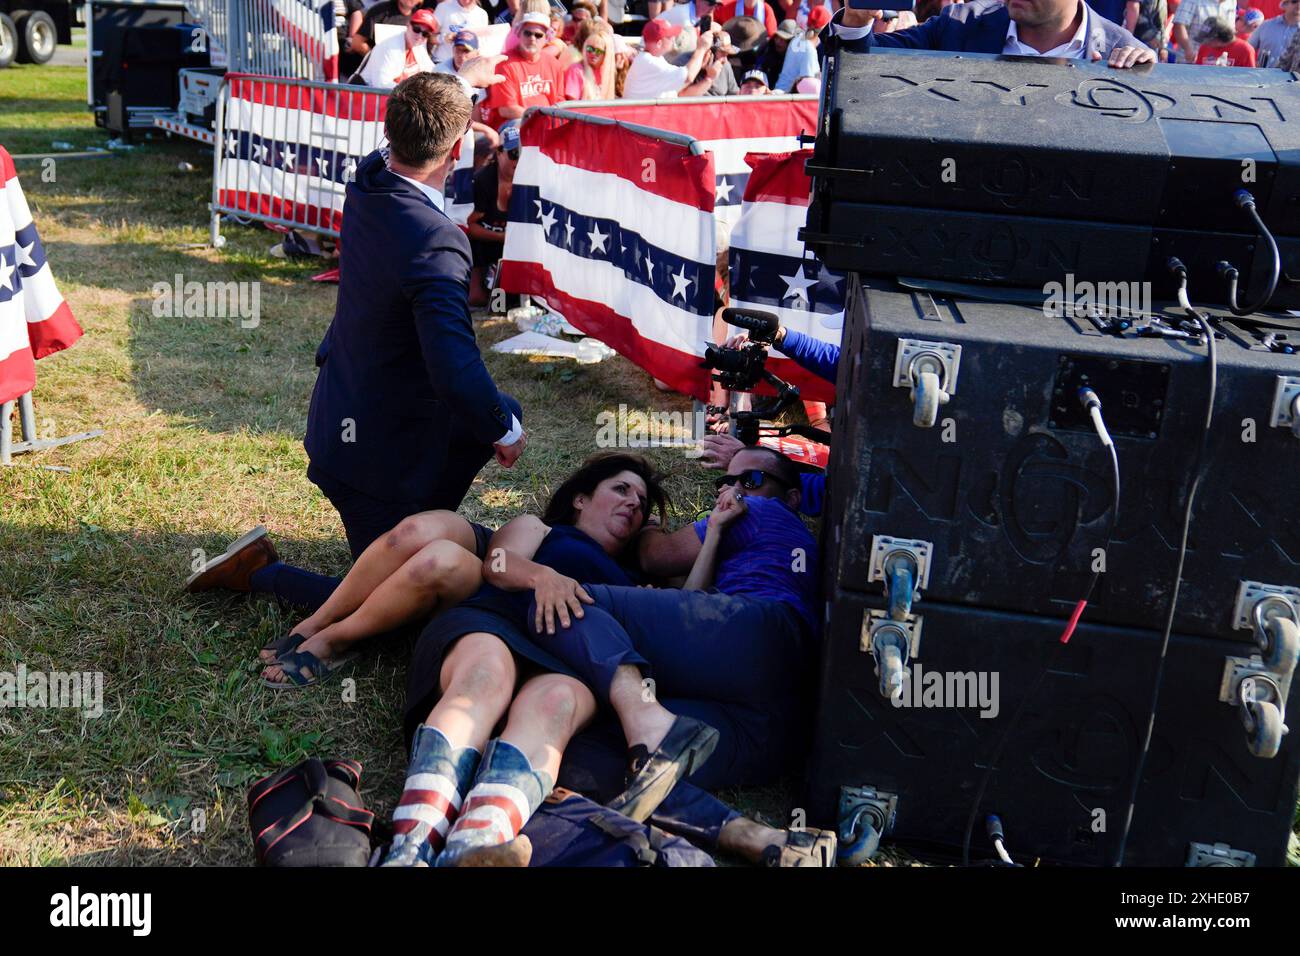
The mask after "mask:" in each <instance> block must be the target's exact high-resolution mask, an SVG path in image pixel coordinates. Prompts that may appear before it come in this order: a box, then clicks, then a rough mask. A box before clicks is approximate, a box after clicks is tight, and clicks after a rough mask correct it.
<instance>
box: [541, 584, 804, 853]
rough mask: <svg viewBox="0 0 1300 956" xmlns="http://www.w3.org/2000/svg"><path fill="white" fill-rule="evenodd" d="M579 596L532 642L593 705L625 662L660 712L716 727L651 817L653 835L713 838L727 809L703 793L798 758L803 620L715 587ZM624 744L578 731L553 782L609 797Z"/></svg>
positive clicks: (597, 588)
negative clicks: (589, 694) (564, 618)
mask: <svg viewBox="0 0 1300 956" xmlns="http://www.w3.org/2000/svg"><path fill="white" fill-rule="evenodd" d="M587 591H588V592H589V593H590V594H591V596H592V598H594V599H595V602H596V603H595V604H593V605H590V606H588V607H586V608H584V617H583V618H582V619H581V620H574V621H573V624H572V626H571V627H569V628H560V629H558V632H557V633H556V634H555V635H554V636H543V637H540V638H539V640H543V641H546V644H547V647H548V648H549V649H550V650H552V651H553V652H554V653H555V654H556V655H557V656H559V657H560V658H561V659H562V660H564V661H565V663H567V664H568V665H569V666H570V667H572V668H574V670H575V671H576V672H577V673H578V675H579V676H580V677H581V678H582V680H583V681H584V683H586V684H587V685H588V686H589V687H591V688H592V689H593V691H595V693H596V696H597V697H598V698H599V699H600V700H601V701H602V702H604V703H606V704H607V703H608V700H609V685H610V682H611V681H612V680H613V676H614V671H615V669H616V668H618V667H619V666H621V665H624V664H631V665H634V666H636V667H638V668H639V669H640V670H641V672H642V674H643V675H644V676H646V677H650V678H651V679H653V680H654V682H655V685H654V692H655V696H656V697H657V698H658V700H659V701H660V703H662V704H663V706H664V707H666V708H667V709H668V710H670V711H672V712H673V713H675V714H681V715H685V716H689V717H694V718H696V719H697V720H701V721H703V722H704V723H706V724H709V725H710V726H712V727H714V728H715V729H716V730H717V731H718V745H717V748H716V749H715V750H714V752H713V755H712V756H711V757H710V758H709V759H708V761H706V762H705V764H704V766H702V767H701V768H700V769H699V770H697V771H696V772H695V773H694V774H692V776H691V777H690V779H689V780H688V781H687V782H685V783H683V784H679V785H678V786H677V787H676V788H675V789H674V791H673V792H672V794H670V795H669V797H668V799H667V800H665V801H664V803H663V804H662V805H661V806H660V808H659V810H658V811H657V812H656V815H655V819H654V822H655V823H656V825H657V826H660V827H661V828H662V829H664V830H668V831H669V832H673V833H677V834H679V835H681V836H685V837H687V838H688V839H691V840H692V841H694V842H703V843H706V844H716V842H717V834H718V831H719V830H721V827H722V825H723V824H725V823H726V822H727V821H728V820H730V819H732V818H734V817H735V816H737V814H736V813H735V812H734V811H732V810H730V808H728V807H727V806H726V805H725V804H723V803H721V802H720V801H718V800H717V799H715V798H713V797H711V796H710V795H709V794H707V793H704V790H706V789H707V790H713V789H717V788H719V787H732V786H749V785H755V784H763V783H770V782H772V781H773V780H775V779H776V778H778V777H780V776H781V775H782V774H784V773H786V772H788V771H790V770H791V769H793V768H794V767H795V766H796V764H797V762H798V758H799V755H800V753H801V751H802V749H803V743H804V741H805V740H806V731H807V722H808V717H809V715H808V713H807V708H806V706H805V701H806V700H807V699H808V697H807V693H806V691H807V687H808V677H809V652H810V650H811V641H810V640H809V638H808V634H807V628H806V626H805V624H804V623H803V621H802V619H801V618H800V617H799V616H798V615H797V614H796V613H795V612H794V610H793V609H792V608H791V607H790V606H789V605H786V604H784V603H782V602H777V601H765V600H756V599H753V598H746V597H737V596H734V595H726V594H720V593H718V592H705V591H679V590H660V591H656V590H651V589H644V588H628V587H608V586H604V585H589V586H587ZM530 617H531V615H530ZM625 747H626V744H625V742H624V741H623V738H622V734H621V731H620V730H618V728H617V724H616V723H613V724H612V727H611V724H610V722H601V723H598V724H597V725H596V726H595V727H593V728H591V729H589V730H587V731H584V732H583V733H582V734H580V735H578V736H577V737H576V738H575V739H574V740H573V741H571V742H570V744H569V747H568V748H567V749H566V751H565V757H564V765H563V766H561V768H560V783H561V785H563V786H567V787H570V788H571V789H574V790H582V791H583V792H586V793H588V795H589V796H592V795H593V792H594V793H596V794H600V795H604V799H606V800H608V799H609V798H610V797H612V796H615V795H616V794H617V793H618V792H620V791H621V790H622V789H623V787H622V780H623V774H624V767H625V765H626V760H625V757H624V756H623V751H624V749H625ZM611 791H612V792H611ZM593 799H598V800H599V799H601V796H599V795H597V796H593Z"/></svg>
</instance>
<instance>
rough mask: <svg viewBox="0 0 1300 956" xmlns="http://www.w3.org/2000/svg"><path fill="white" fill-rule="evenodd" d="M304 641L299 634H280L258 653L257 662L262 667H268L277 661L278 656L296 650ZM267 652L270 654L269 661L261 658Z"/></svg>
mask: <svg viewBox="0 0 1300 956" xmlns="http://www.w3.org/2000/svg"><path fill="white" fill-rule="evenodd" d="M305 640H307V638H305V637H303V636H302V635H301V634H281V635H280V636H279V637H277V638H276V639H275V640H273V641H271V643H269V644H267V645H266V646H265V647H264V648H262V650H260V651H259V652H258V654H257V660H258V661H259V662H260V663H261V664H262V665H263V666H265V667H270V666H271V665H272V664H274V663H275V662H276V661H277V660H278V659H279V657H280V655H282V654H287V653H289V652H290V651H293V650H297V649H298V645H299V644H301V643H302V642H303V641H305ZM267 651H270V652H271V659H270V660H269V661H268V660H267V659H266V658H265V657H263V656H262V655H263V654H264V653H266V652H267Z"/></svg>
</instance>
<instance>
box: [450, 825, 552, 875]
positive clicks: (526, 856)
mask: <svg viewBox="0 0 1300 956" xmlns="http://www.w3.org/2000/svg"><path fill="white" fill-rule="evenodd" d="M532 858H533V843H532V841H531V840H529V839H528V837H526V836H524V835H523V834H522V833H521V834H520V835H519V836H517V837H515V838H514V839H513V840H511V841H510V842H509V843H497V844H495V845H493V846H479V847H475V848H474V849H472V850H466V851H465V852H464V853H458V854H456V856H455V857H454V858H452V859H449V860H448V862H447V864H446V865H447V866H454V867H463V866H473V867H480V866H483V867H487V866H508V867H525V866H527V865H528V863H529V861H530V860H532Z"/></svg>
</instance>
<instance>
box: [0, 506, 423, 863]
mask: <svg viewBox="0 0 1300 956" xmlns="http://www.w3.org/2000/svg"><path fill="white" fill-rule="evenodd" d="M227 543H228V539H227V537H226V536H224V535H210V534H187V533H156V532H136V531H109V530H105V529H102V528H97V527H94V526H92V525H88V524H84V523H83V524H79V525H77V526H74V527H73V528H70V529H58V528H50V527H31V526H27V525H16V524H13V523H10V522H9V521H7V520H5V521H0V554H3V555H5V560H4V561H0V671H7V672H10V673H15V672H16V670H17V667H18V666H19V665H20V664H21V665H24V666H25V668H26V669H27V671H28V673H32V672H38V671H47V672H48V671H59V672H65V673H67V672H79V673H87V672H89V673H99V674H102V715H100V716H90V717H88V716H87V715H86V713H85V712H84V711H92V712H93V711H94V710H95V709H96V708H94V707H93V706H87V707H85V708H83V707H82V706H80V703H81V702H79V705H78V706H77V707H75V708H73V707H68V708H58V709H55V708H49V707H47V708H18V709H8V708H7V709H5V710H2V711H0V791H3V792H5V793H6V794H7V799H6V801H5V802H6V803H7V804H9V805H10V806H9V807H5V806H0V818H2V817H4V816H5V815H6V811H7V810H10V809H11V808H12V807H13V805H14V803H15V801H17V802H18V803H19V804H20V805H23V809H24V811H25V812H24V813H23V814H20V816H26V817H29V818H31V820H32V821H33V823H32V826H31V828H30V829H31V832H30V834H29V837H30V839H31V840H32V841H33V845H35V844H36V843H39V842H40V841H41V840H42V839H43V838H44V837H47V836H50V837H52V836H54V835H55V834H53V833H52V832H51V833H49V834H46V833H43V826H44V825H43V824H42V823H41V821H42V820H43V819H44V818H43V816H42V814H41V813H40V812H37V804H39V803H40V801H41V800H42V799H44V795H47V794H50V793H52V792H60V791H66V794H79V795H81V798H79V799H77V800H73V799H71V798H70V797H67V796H66V795H65V796H64V797H61V798H59V799H58V800H57V801H56V802H57V803H58V804H59V807H60V808H61V809H59V810H58V811H57V812H51V813H50V814H49V820H50V823H49V826H50V827H54V828H55V829H58V828H59V827H61V826H64V825H65V824H67V819H71V820H72V824H71V825H72V826H73V827H74V829H75V828H76V825H77V823H78V821H79V819H80V814H78V812H77V811H76V809H75V806H74V805H76V806H80V805H82V804H83V803H84V804H86V805H93V806H95V807H98V808H100V811H101V812H97V813H96V814H95V816H96V818H98V817H99V816H102V815H104V814H107V815H108V816H110V817H112V818H114V819H117V820H118V825H119V826H121V827H124V828H125V829H126V830H127V831H128V835H132V839H129V840H126V841H125V842H124V843H123V845H122V846H121V847H116V846H114V847H105V848H103V849H99V848H95V842H96V840H95V838H94V837H93V836H90V835H88V836H87V837H86V838H85V839H84V840H82V839H77V840H76V841H75V845H77V846H78V847H79V848H80V847H82V846H86V847H87V849H89V850H90V852H89V853H88V854H86V855H85V856H84V858H83V855H82V854H80V853H78V855H77V858H74V859H70V860H69V862H92V861H93V859H94V858H95V857H103V859H102V862H112V863H119V864H120V863H146V862H179V859H169V856H170V855H172V854H182V853H183V854H188V859H186V860H185V862H206V863H221V862H233V863H245V862H249V859H250V855H249V854H248V846H249V844H248V839H247V826H246V823H245V822H244V821H245V820H246V817H245V816H244V814H245V812H246V811H245V809H244V792H245V790H246V788H247V786H248V784H249V783H250V782H252V781H253V780H255V779H257V778H259V777H261V776H263V775H265V774H267V773H270V772H273V771H274V770H276V769H278V768H281V767H286V766H292V765H293V764H295V763H297V762H298V761H299V760H301V759H303V758H304V757H306V756H308V755H314V756H329V757H333V756H347V757H351V758H354V759H357V760H360V761H361V762H362V763H363V764H364V765H365V767H366V781H365V789H366V798H367V801H368V802H370V803H371V804H372V806H377V807H381V808H383V807H387V806H388V805H391V802H392V801H393V800H395V798H396V796H397V795H398V794H399V792H400V784H401V779H402V776H401V775H402V770H403V768H404V765H405V755H404V752H403V745H402V740H401V731H400V712H401V706H402V703H403V699H404V678H405V662H406V659H407V657H408V656H409V641H410V638H411V635H410V634H409V633H408V634H405V635H399V636H398V637H396V638H393V639H389V640H387V641H374V642H369V646H368V647H367V648H366V650H367V651H368V653H367V655H366V657H365V658H364V659H363V660H362V661H361V662H360V663H359V664H358V665H356V666H354V667H353V668H352V669H350V670H349V671H348V672H346V674H343V675H337V676H336V677H335V678H334V679H333V680H331V681H330V682H329V683H328V684H325V685H322V686H320V687H316V688H311V689H306V690H304V691H302V692H276V691H272V690H269V689H266V688H264V687H262V685H261V682H260V669H261V667H260V665H259V664H258V662H257V660H256V655H257V651H258V649H259V648H260V647H262V646H263V645H265V644H266V643H267V642H268V641H269V640H270V639H271V638H273V637H276V636H279V635H281V634H284V633H287V630H288V629H289V628H290V627H291V626H292V624H293V623H294V622H296V621H297V620H299V619H300V618H301V616H302V612H300V611H298V610H297V609H292V608H284V607H280V606H278V605H277V604H276V603H275V602H274V601H273V600H271V599H268V598H258V597H252V596H247V595H238V594H225V593H217V592H211V593H207V594H200V595H189V594H184V593H182V591H181V587H182V585H183V582H184V580H185V578H186V576H187V575H188V574H189V572H190V568H191V563H192V562H193V561H194V560H195V559H196V556H197V552H199V551H202V552H204V553H206V554H207V555H212V554H216V553H219V552H220V551H221V550H223V549H224V547H225V545H226V544H227ZM276 544H277V547H279V548H280V550H281V553H282V554H283V555H284V556H285V557H286V558H287V559H289V560H295V561H298V562H300V563H301V564H303V565H304V566H308V567H316V568H319V569H321V570H322V571H326V572H335V573H339V572H341V571H343V570H344V569H345V562H346V548H345V547H344V546H343V545H342V542H307V541H296V540H285V539H283V538H279V539H277V541H276ZM345 678H350V679H351V680H352V681H353V686H354V689H355V694H354V696H353V698H352V699H351V700H349V699H348V698H347V697H346V696H345V695H344V693H343V692H344V689H345V685H344V683H343V680H344V679H345ZM86 703H87V704H93V701H88V702H86ZM376 795H378V796H379V799H378V800H377V799H376ZM195 809H198V810H202V811H203V812H204V816H205V817H206V819H207V823H208V826H209V827H210V828H211V832H210V835H207V836H205V837H204V838H203V839H202V840H200V841H198V842H195V841H194V840H193V839H191V835H190V834H189V833H188V831H187V830H185V829H184V828H181V827H180V826H179V824H178V821H181V820H182V817H185V818H186V819H188V817H189V815H190V814H191V811H192V810H195ZM69 815H70V816H69ZM90 817H91V814H90V813H86V814H85V819H84V820H80V822H81V823H84V824H85V825H86V826H87V830H88V831H92V830H95V829H96V826H98V828H99V830H102V829H103V826H102V825H96V824H95V823H94V820H92V819H91V818H90ZM100 835H101V836H102V835H103V834H102V833H101V834H100ZM118 836H119V837H120V836H122V834H118ZM137 838H138V839H137ZM116 843H117V840H116V839H115V840H114V844H116ZM153 844H157V845H153ZM138 854H143V855H138Z"/></svg>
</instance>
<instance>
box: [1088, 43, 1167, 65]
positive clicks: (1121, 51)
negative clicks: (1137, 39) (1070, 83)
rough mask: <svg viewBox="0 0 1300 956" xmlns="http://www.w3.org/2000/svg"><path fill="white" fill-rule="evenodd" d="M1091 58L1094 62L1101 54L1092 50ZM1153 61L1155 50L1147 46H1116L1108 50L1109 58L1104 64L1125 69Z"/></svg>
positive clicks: (1154, 60) (1154, 59)
mask: <svg viewBox="0 0 1300 956" xmlns="http://www.w3.org/2000/svg"><path fill="white" fill-rule="evenodd" d="M1092 59H1093V62H1094V63H1095V62H1096V61H1097V60H1100V59H1101V54H1100V53H1098V52H1097V51H1096V50H1093V51H1092ZM1155 62H1156V51H1155V50H1153V49H1151V47H1149V46H1117V47H1115V49H1113V50H1111V51H1110V59H1108V60H1107V61H1106V65H1107V66H1109V67H1110V68H1111V69H1113V70H1127V69H1129V68H1130V67H1134V66H1137V65H1139V64H1141V63H1155Z"/></svg>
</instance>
